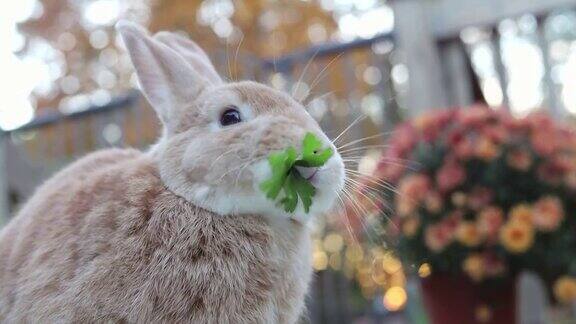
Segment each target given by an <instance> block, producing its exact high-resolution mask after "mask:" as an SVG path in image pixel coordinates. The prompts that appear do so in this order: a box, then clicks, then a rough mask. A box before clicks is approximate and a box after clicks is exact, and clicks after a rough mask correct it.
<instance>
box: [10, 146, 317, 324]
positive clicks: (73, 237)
mask: <svg viewBox="0 0 576 324" xmlns="http://www.w3.org/2000/svg"><path fill="white" fill-rule="evenodd" d="M310 251H311V248H310V236H309V233H308V229H307V227H306V226H305V225H302V224H299V223H297V222H295V221H293V220H288V219H286V220H271V219H268V218H265V217H261V216H251V215H244V216H242V217H228V216H221V215H216V214H214V213H212V212H210V211H207V210H205V209H201V208H199V207H196V206H194V205H193V204H191V203H189V202H188V201H186V200H184V199H183V198H181V197H179V196H176V195H175V194H173V193H172V192H171V191H169V190H168V189H166V187H165V186H164V185H163V183H162V181H161V179H160V176H159V173H158V167H157V164H156V162H155V161H154V159H153V158H152V157H151V156H150V155H149V154H144V153H140V152H138V151H133V150H108V151H102V152H97V153H94V154H92V155H90V156H88V157H86V158H84V159H82V160H80V161H78V162H76V163H75V164H73V165H72V166H70V167H69V168H67V169H65V170H64V171H62V172H61V173H60V174H58V175H56V176H55V177H54V178H53V179H51V180H50V181H48V182H47V183H46V184H45V185H44V186H42V187H41V188H40V189H39V190H38V192H37V193H36V195H35V196H34V197H33V199H32V200H31V201H30V202H29V203H28V204H27V206H26V207H25V208H24V210H22V212H21V213H20V215H18V216H17V217H16V219H15V220H14V221H13V222H12V223H11V224H10V225H9V226H8V227H7V228H5V229H4V230H3V232H2V234H1V236H0V321H1V322H35V321H39V320H40V321H43V322H47V321H48V322H84V323H86V322H109V321H113V322H130V323H132V322H140V323H149V322H172V323H181V322H193V323H293V322H295V321H296V320H297V319H298V317H299V315H300V313H301V310H302V307H303V300H304V295H305V294H306V289H307V286H308V282H309V280H310V274H311V266H310V253H311V252H310Z"/></svg>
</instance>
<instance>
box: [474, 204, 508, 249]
mask: <svg viewBox="0 0 576 324" xmlns="http://www.w3.org/2000/svg"><path fill="white" fill-rule="evenodd" d="M503 222H504V212H503V211H502V209H500V208H498V207H494V206H490V207H487V208H485V209H483V210H482V211H481V212H480V214H478V227H479V228H480V231H482V233H483V234H484V235H485V236H486V237H487V238H488V240H490V241H494V240H495V239H496V238H497V236H498V231H499V230H500V226H502V223H503Z"/></svg>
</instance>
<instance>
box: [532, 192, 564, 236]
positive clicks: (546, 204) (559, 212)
mask: <svg viewBox="0 0 576 324" xmlns="http://www.w3.org/2000/svg"><path fill="white" fill-rule="evenodd" d="M533 217H534V218H533V219H534V225H535V226H536V228H537V229H539V230H541V231H543V232H552V231H554V230H556V229H557V228H558V226H560V223H562V220H564V208H563V207H562V202H561V201H560V199H558V198H557V197H553V196H546V197H543V198H540V199H539V200H538V201H537V202H536V203H535V204H534V216H533Z"/></svg>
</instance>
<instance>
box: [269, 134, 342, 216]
mask: <svg viewBox="0 0 576 324" xmlns="http://www.w3.org/2000/svg"><path fill="white" fill-rule="evenodd" d="M333 154H334V151H333V150H332V149H331V148H326V149H322V142H321V141H320V140H319V139H318V138H317V137H316V136H315V135H314V134H312V133H307V134H306V136H304V140H303V141H302V153H301V154H298V152H296V149H295V148H293V147H289V148H287V149H285V150H284V151H280V152H276V153H272V154H270V155H269V156H268V163H270V167H271V169H272V176H271V177H270V178H269V179H268V180H266V181H264V182H262V183H261V184H260V189H261V190H262V191H263V192H264V193H265V194H266V197H267V198H268V199H270V200H276V199H277V198H278V196H279V195H280V192H282V191H283V192H284V195H283V197H282V199H280V201H279V202H278V204H279V205H281V206H283V208H284V210H285V211H286V212H288V213H292V212H294V211H295V210H296V207H297V206H298V200H300V201H302V205H303V206H304V211H305V212H306V213H308V212H309V211H310V206H311V205H312V198H313V197H314V195H315V194H316V188H315V187H314V186H313V185H312V183H310V181H308V180H307V179H306V178H304V177H303V176H302V175H301V174H300V172H298V170H297V169H296V166H300V167H310V168H312V167H321V166H323V165H324V164H326V162H327V161H328V160H329V159H330V158H331V157H332V155H333Z"/></svg>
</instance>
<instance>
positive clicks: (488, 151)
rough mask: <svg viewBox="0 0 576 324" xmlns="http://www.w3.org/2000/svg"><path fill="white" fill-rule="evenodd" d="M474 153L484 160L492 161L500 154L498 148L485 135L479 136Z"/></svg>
mask: <svg viewBox="0 0 576 324" xmlns="http://www.w3.org/2000/svg"><path fill="white" fill-rule="evenodd" d="M475 154H476V156H477V157H478V158H480V159H482V160H484V161H492V160H494V159H495V158H496V157H497V156H498V155H499V154H500V148H499V147H498V145H496V144H494V142H493V141H492V140H490V139H489V138H487V137H484V136H483V137H481V138H480V139H479V140H478V143H476V149H475Z"/></svg>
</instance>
